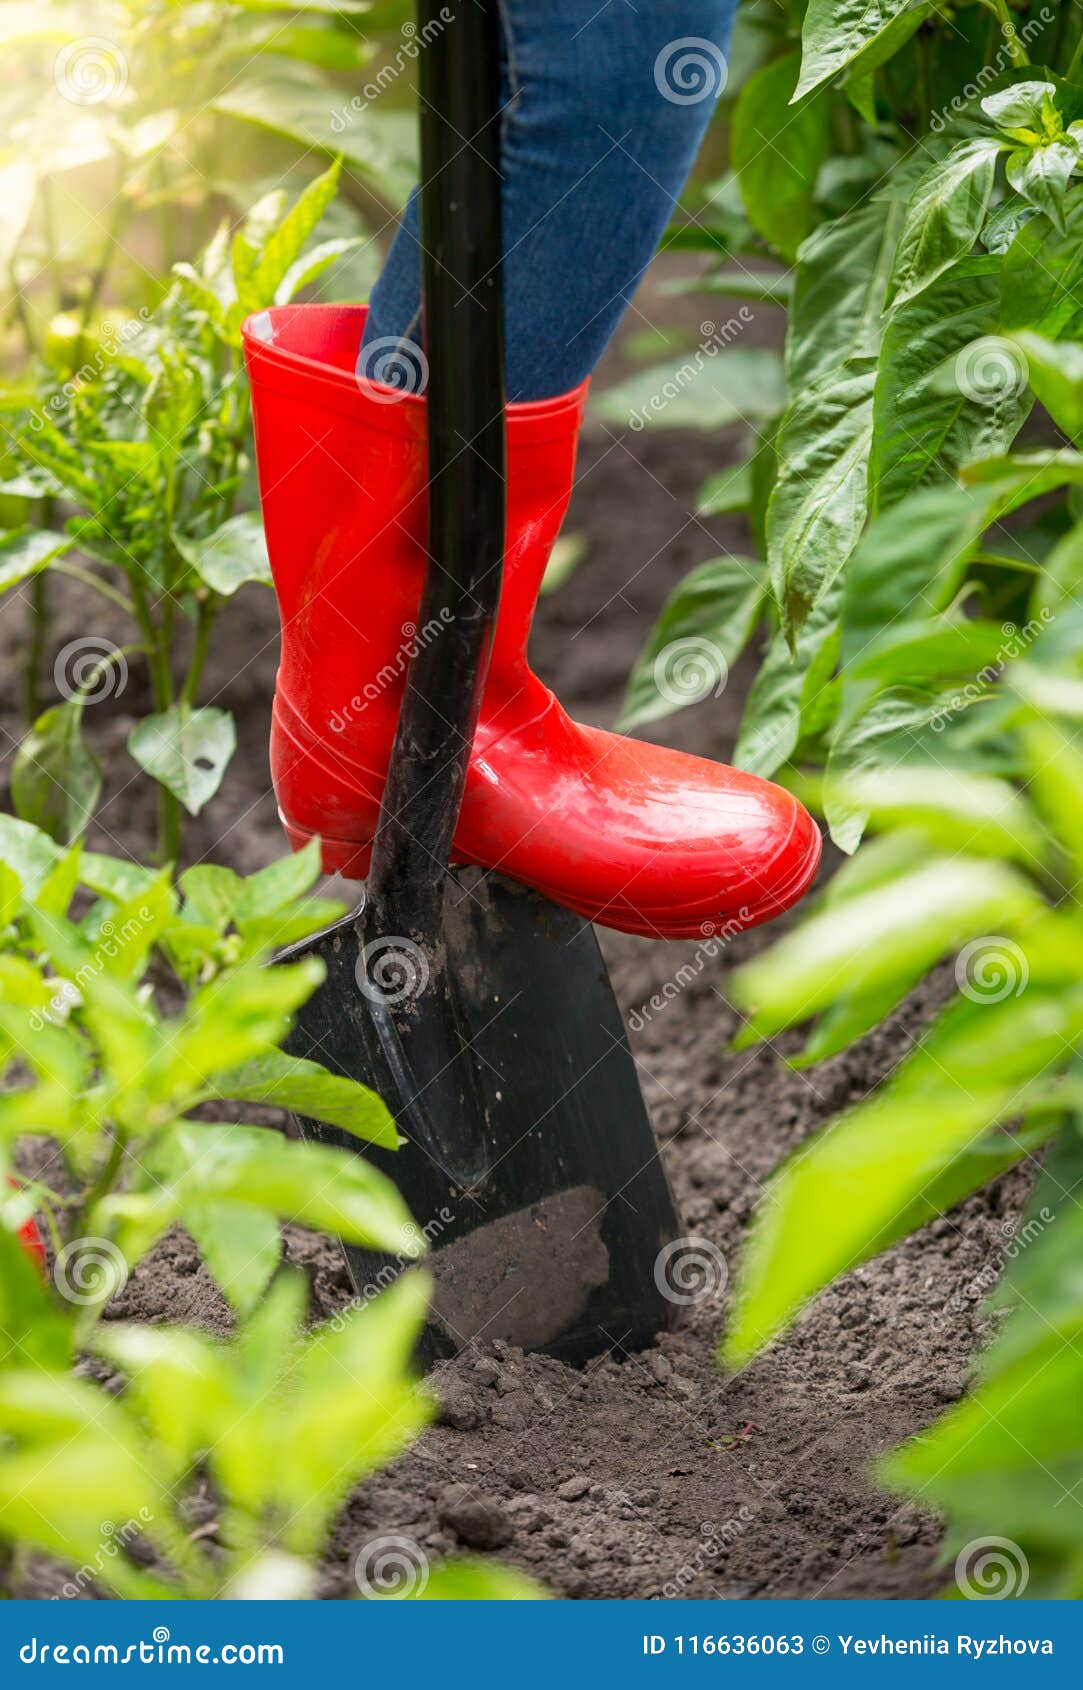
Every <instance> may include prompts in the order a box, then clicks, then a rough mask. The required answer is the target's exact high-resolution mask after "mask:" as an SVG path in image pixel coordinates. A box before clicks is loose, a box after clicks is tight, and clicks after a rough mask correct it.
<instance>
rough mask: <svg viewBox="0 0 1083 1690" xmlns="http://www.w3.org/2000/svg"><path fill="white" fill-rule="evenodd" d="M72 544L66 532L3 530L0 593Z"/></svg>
mask: <svg viewBox="0 0 1083 1690" xmlns="http://www.w3.org/2000/svg"><path fill="white" fill-rule="evenodd" d="M71 547H72V542H71V540H70V539H68V537H67V535H65V534H53V533H50V531H49V529H47V528H18V529H15V530H14V531H13V532H12V533H10V534H5V535H4V536H3V538H2V539H0V593H2V592H6V591H7V589H8V587H14V586H16V585H17V583H18V582H20V581H25V580H26V578H27V576H29V575H36V574H37V573H38V570H39V569H44V568H45V567H46V566H47V565H48V564H50V563H52V561H53V559H54V558H56V557H60V556H61V555H62V554H63V553H64V552H68V551H70V550H71Z"/></svg>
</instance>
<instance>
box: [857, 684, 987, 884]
mask: <svg viewBox="0 0 1083 1690" xmlns="http://www.w3.org/2000/svg"><path fill="white" fill-rule="evenodd" d="M844 696H845V695H844ZM953 707H954V708H955V709H959V708H961V707H962V701H961V700H960V698H959V696H958V695H957V694H952V693H948V694H946V695H943V694H939V693H933V692H930V691H928V690H926V689H925V688H920V687H917V686H915V687H901V686H898V687H890V688H888V689H887V690H886V691H884V692H881V693H880V694H879V695H878V696H876V697H875V698H874V699H873V701H872V703H871V704H869V705H868V706H867V707H865V708H862V709H861V710H860V712H859V713H857V714H856V718H854V719H851V717H850V716H849V714H847V715H844V716H841V717H840V719H839V722H838V723H837V725H836V728H835V732H834V734H833V736H832V741H831V751H830V754H829V756H828V760H827V768H826V770H825V774H824V814H825V817H826V819H827V824H828V827H829V829H830V831H831V837H832V839H833V840H834V842H835V844H836V845H837V846H838V848H839V850H840V851H846V852H847V853H849V852H851V851H855V850H856V849H857V847H858V845H859V844H860V842H861V836H862V834H863V833H864V831H865V822H866V819H867V813H866V811H865V810H864V808H863V807H862V805H861V803H860V801H859V800H858V799H857V798H856V797H855V794H854V790H853V789H852V787H851V785H850V782H849V777H851V776H853V775H855V774H856V773H858V772H860V771H862V770H866V769H876V768H887V769H897V768H898V767H900V765H903V764H905V763H908V762H917V763H919V764H926V763H929V762H931V761H932V760H933V758H934V756H935V752H936V749H937V741H936V737H935V736H936V732H937V730H938V727H939V725H940V724H941V723H942V722H943V721H944V720H946V719H949V718H950V714H951V711H952V709H953Z"/></svg>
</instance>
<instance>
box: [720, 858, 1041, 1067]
mask: <svg viewBox="0 0 1083 1690" xmlns="http://www.w3.org/2000/svg"><path fill="white" fill-rule="evenodd" d="M1036 908H1037V900H1036V896H1035V894H1034V893H1033V892H1032V891H1031V889H1030V887H1029V886H1028V885H1027V883H1026V882H1025V881H1024V880H1022V879H1021V878H1020V876H1019V875H1017V874H1016V872H1015V871H1014V870H1013V869H1011V868H1009V867H1008V866H1007V865H1006V864H1003V863H999V862H995V861H991V860H988V859H983V858H973V859H966V858H963V857H938V856H935V855H932V854H930V856H929V858H928V860H927V861H926V862H925V863H924V864H923V865H922V866H920V867H918V868H915V869H914V870H913V871H912V872H910V873H909V874H902V875H899V876H898V877H897V878H895V879H892V880H891V881H888V882H885V883H884V884H883V885H880V886H876V887H873V888H872V889H870V890H868V891H866V892H862V893H859V894H858V895H856V896H854V897H853V898H850V899H849V900H848V901H847V905H846V919H845V921H840V920H839V918H838V915H837V913H836V912H835V911H834V910H833V909H830V908H825V909H823V910H821V911H819V912H818V913H817V914H815V915H813V916H811V917H810V918H809V919H808V920H807V921H805V922H803V923H802V924H801V925H800V926H799V927H797V928H796V929H795V930H794V931H793V932H791V933H787V934H785V935H784V937H783V938H781V939H780V940H778V941H777V942H776V943H775V944H774V945H773V946H772V947H771V948H770V950H768V951H767V952H765V953H764V954H763V955H762V956H759V957H756V958H755V959H754V960H753V961H751V962H748V963H745V964H744V965H743V966H742V967H741V968H739V969H737V970H736V972H735V973H734V975H733V976H732V980H731V991H732V995H733V998H734V1001H735V1002H736V1003H737V1004H738V1005H739V1007H740V1008H741V1009H743V1010H744V1011H745V1013H746V1014H747V1015H748V1017H749V1019H750V1023H751V1028H750V1030H751V1032H752V1033H753V1034H754V1035H755V1036H756V1037H759V1038H770V1037H772V1036H773V1035H774V1034H775V1033H777V1032H780V1031H781V1030H782V1028H784V1027H789V1026H793V1025H795V1024H796V1023H797V1022H799V1021H805V1020H807V1019H808V1018H809V1017H810V1016H812V1015H816V1014H818V1013H819V1012H820V1011H821V1010H823V1009H826V1008H827V1006H828V1005H829V1004H830V1003H832V1002H834V1001H835V999H836V998H837V997H838V996H840V995H841V994H842V993H844V992H845V993H847V994H852V993H854V992H856V991H878V990H879V989H880V988H881V987H883V986H885V985H887V984H889V983H890V982H891V981H892V980H893V979H894V977H895V976H896V975H897V974H900V973H910V972H911V971H912V969H913V967H914V966H915V965H916V964H917V963H918V962H920V963H921V965H922V967H923V969H928V968H931V967H932V965H933V964H934V963H935V962H937V961H938V960H939V959H940V958H941V957H942V956H945V955H947V954H948V953H949V952H951V951H953V950H955V949H956V948H957V947H958V946H959V945H962V944H965V943H966V941H967V940H969V939H972V938H974V937H975V936H978V935H981V934H985V933H1003V934H1011V933H1012V932H1013V931H1014V930H1015V929H1017V928H1018V927H1019V926H1020V925H1021V924H1022V923H1023V922H1024V921H1025V920H1026V919H1027V918H1028V917H1029V916H1031V915H1032V914H1033V913H1034V911H1035V909H1036Z"/></svg>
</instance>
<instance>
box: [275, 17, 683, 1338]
mask: <svg viewBox="0 0 1083 1690" xmlns="http://www.w3.org/2000/svg"><path fill="white" fill-rule="evenodd" d="M445 15H446V14H444V13H443V12H441V13H440V14H439V15H438V14H437V8H436V5H435V3H434V0H421V3H420V4H419V7H418V28H419V36H420V40H421V41H422V42H424V43H425V46H424V47H423V49H422V50H421V52H420V53H419V56H418V65H419V83H420V107H421V190H420V200H421V238H422V246H423V249H424V254H425V257H424V273H423V292H424V320H425V350H426V355H427V359H428V365H429V379H428V389H427V393H428V407H427V409H428V472H429V536H428V550H429V558H430V562H429V568H428V577H427V581H426V584H425V589H424V595H423V600H422V604H421V609H420V612H419V615H418V625H419V626H422V627H425V628H435V629H436V630H437V633H436V634H435V636H434V637H433V638H432V639H431V640H430V641H428V642H427V643H425V644H424V645H423V646H420V647H419V648H418V649H417V650H416V652H415V654H414V656H413V658H412V660H411V664H410V669H409V673H408V676H407V681H406V689H405V695H404V699H403V703H402V707H401V712H400V715H399V720H398V726H397V731H396V735H395V740H394V746H393V750H392V755H391V764H390V771H389V775H388V779H387V782H386V787H385V790H384V794H383V801H382V805H381V809H380V818H379V825H378V830H377V833H376V839H375V844H374V848H373V854H372V865H371V870H370V873H369V877H368V880H367V882H366V886H365V895H364V901H363V902H362V904H361V905H360V907H359V908H358V909H357V910H355V911H354V913H353V914H352V915H350V916H348V917H347V918H345V919H344V920H343V921H341V922H338V923H337V924H336V925H335V926H334V927H331V928H329V929H328V930H326V931H325V932H323V933H321V934H319V935H318V936H317V937H316V938H315V939H309V940H306V941H305V942H304V943H303V944H300V945H297V946H295V947H293V948H292V949H291V950H289V951H288V952H287V953H286V956H287V957H288V958H290V959H293V958H297V957H300V956H311V955H315V956H318V957H320V959H321V960H322V961H323V963H324V964H325V967H326V979H325V981H324V984H323V985H322V987H321V988H320V989H319V991H318V992H316V993H315V995H314V996H313V997H312V998H311V999H310V1000H309V1001H308V1003H307V1004H306V1005H305V1006H304V1008H303V1009H302V1010H301V1011H300V1013H299V1014H298V1017H297V1020H296V1024H295V1026H294V1029H293V1031H292V1033H291V1035H290V1040H289V1043H288V1045H287V1049H289V1050H290V1052H291V1053H292V1054H295V1055H297V1056H303V1057H316V1056H318V1058H319V1060H320V1061H321V1062H323V1063H324V1064H325V1065H326V1066H327V1067H329V1068H330V1069H332V1071H335V1072H338V1073H341V1074H344V1075H347V1076H348V1077H349V1078H351V1079H354V1080H358V1081H361V1082H362V1083H363V1084H365V1085H368V1086H370V1087H372V1089H373V1090H375V1091H377V1092H379V1093H380V1095H381V1096H382V1097H383V1098H384V1100H385V1101H386V1102H387V1104H388V1106H389V1108H390V1109H391V1111H392V1113H393V1114H394V1116H395V1119H396V1122H397V1125H398V1129H399V1132H400V1134H401V1135H402V1137H403V1139H404V1140H405V1142H404V1143H403V1145H402V1146H401V1148H400V1149H399V1150H398V1151H397V1152H390V1153H389V1152H381V1151H379V1150H374V1149H369V1148H367V1147H366V1148H365V1150H364V1151H363V1154H365V1155H366V1156H370V1157H371V1159H372V1161H373V1162H374V1163H375V1164H377V1165H378V1166H379V1167H380V1168H382V1169H383V1171H384V1172H386V1173H387V1174H388V1175H389V1176H390V1178H391V1179H393V1180H394V1182H395V1183H396V1185H397V1186H398V1187H399V1189H400V1191H401V1192H402V1193H403V1195H404V1197H405V1199H406V1201H407V1203H408V1204H409V1207H410V1209H411V1211H412V1213H413V1215H414V1217H415V1220H416V1221H417V1224H418V1225H419V1227H420V1228H421V1230H422V1232H423V1233H424V1235H425V1237H426V1239H427V1241H428V1243H429V1246H430V1252H431V1253H430V1258H429V1261H430V1267H431V1269H432V1271H433V1274H434V1278H435V1281H436V1291H435V1296H434V1302H433V1308H432V1311H431V1316H430V1323H429V1326H428V1328H427V1330H426V1334H425V1338H424V1341H423V1345H422V1351H423V1357H424V1359H425V1360H427V1361H431V1360H433V1359H435V1358H437V1357H439V1356H446V1355H450V1354H454V1353H455V1352H457V1351H459V1350H460V1349H462V1348H463V1347H464V1346H467V1345H469V1344H471V1343H473V1342H475V1341H476V1340H479V1339H481V1340H485V1341H487V1342H489V1341H492V1340H493V1339H496V1338H499V1339H503V1340H505V1341H506V1342H509V1343H513V1344H516V1345H520V1346H521V1347H522V1348H523V1349H527V1350H544V1351H547V1352H548V1353H549V1354H551V1355H554V1356H558V1357H560V1358H561V1359H562V1360H565V1361H568V1362H573V1363H580V1362H583V1361H585V1360H586V1359H587V1358H588V1357H590V1356H592V1355H595V1354H597V1353H599V1352H600V1351H603V1350H620V1349H624V1350H633V1349H636V1348H642V1347H643V1346H645V1345H646V1344H648V1343H649V1342H650V1341H651V1340H652V1339H653V1338H654V1336H655V1334H656V1333H657V1332H658V1330H659V1328H660V1327H661V1326H663V1325H665V1324H666V1323H667V1317H668V1316H669V1314H670V1313H671V1312H672V1304H671V1302H670V1301H669V1300H668V1299H667V1296H666V1285H667V1280H666V1274H665V1265H666V1263H667V1262H668V1259H669V1254H670V1252H669V1251H667V1246H669V1245H671V1242H672V1241H673V1239H674V1238H675V1235H676V1233H677V1231H678V1227H677V1221H676V1216H675V1214H674V1210H673V1205H672V1201H671V1199H670V1194H669V1190H668V1187H667V1185H666V1180H665V1175H664V1172H663V1170H662V1166H661V1163H660V1160H659V1156H658V1149H657V1146H656V1144H655V1141H654V1138H653V1135H652V1132H651V1128H650V1123H649V1121H648V1119H647V1114H646V1110H645V1109H644V1105H643V1099H642V1096H641V1093H640V1090H639V1083H638V1079H637V1076H636V1070H635V1064H634V1062H633V1060H632V1056H631V1053H630V1051H629V1048H628V1041H627V1037H626V1035H625V1030H624V1026H623V1023H622V1021H621V1016H620V1011H619V1009H618V1007H617V1003H616V1000H615V998H614V996H613V991H612V987H611V986H610V983H609V977H608V974H607V972H606V968H605V964H604V962H603V961H602V957H601V953H600V951H599V949H598V943H597V940H596V938H595V935H594V931H593V928H592V927H591V926H590V925H589V924H588V923H586V922H584V921H583V920H582V919H581V918H580V917H578V916H576V915H573V914H571V913H570V912H569V911H567V910H564V909H561V908H558V907H557V906H556V905H554V904H552V903H550V902H548V900H546V899H545V898H543V897H540V896H539V895H538V894H537V893H535V892H533V891H530V890H528V889H527V888H524V887H523V886H520V885H515V884H512V883H511V882H509V881H507V880H503V879H501V878H500V877H499V876H498V875H496V874H493V873H488V872H485V871H482V870H478V869H462V870H459V869H453V870H450V871H449V870H448V860H449V857H450V854H451V845H452V838H453V835H454V831H455V823H456V820H457V818H458V813H459V806H460V803H461V800H462V795H463V787H464V782H465V777H466V768H467V761H468V758H469V754H470V746H471V741H472V738H473V733H474V727H475V724H476V721H477V715H478V706H479V701H480V697H481V690H482V686H483V683H484V679H485V670H486V663H487V657H488V649H489V644H490V639H491V635H492V628H493V622H494V618H495V616H496V610H497V603H498V599H499V594H500V579H501V569H502V560H503V547H504V452H505V444H504V379H503V296H502V290H501V251H502V241H501V219H500V187H501V176H500V60H499V39H500V38H499V27H500V26H499V14H498V4H497V0H471V3H470V4H467V5H464V6H461V7H457V8H456V9H455V13H454V16H453V17H452V19H451V20H450V21H445ZM297 1124H298V1128H299V1130H300V1132H301V1133H302V1135H303V1136H304V1137H306V1138H315V1139H319V1140H322V1141H324V1142H330V1143H335V1144H340V1145H345V1146H347V1147H348V1148H351V1149H353V1150H355V1151H357V1150H358V1146H357V1141H356V1140H355V1139H351V1138H349V1137H348V1136H347V1135H345V1134H343V1133H341V1132H339V1131H338V1130H336V1129H334V1128H331V1127H327V1126H325V1125H323V1124H321V1123H318V1122H315V1121H310V1120H307V1119H298V1123H297ZM358 1153H359V1154H360V1153H362V1152H361V1151H358ZM345 1253H346V1259H347V1263H348V1266H349V1271H350V1275H351V1278H352V1280H353V1283H354V1286H355V1289H356V1291H357V1294H358V1296H360V1297H369V1296H372V1295H373V1294H375V1292H376V1291H378V1290H379V1289H381V1288H382V1287H383V1286H384V1285H386V1284H388V1283H389V1282H390V1280H391V1279H392V1278H394V1276H395V1275H396V1273H397V1272H399V1271H400V1270H401V1268H402V1267H403V1266H404V1265H405V1264H404V1263H402V1262H399V1261H395V1260H391V1259H389V1258H387V1257H383V1256H380V1255H378V1254H374V1253H372V1252H369V1251H365V1250H360V1249H357V1248H354V1247H346V1250H345Z"/></svg>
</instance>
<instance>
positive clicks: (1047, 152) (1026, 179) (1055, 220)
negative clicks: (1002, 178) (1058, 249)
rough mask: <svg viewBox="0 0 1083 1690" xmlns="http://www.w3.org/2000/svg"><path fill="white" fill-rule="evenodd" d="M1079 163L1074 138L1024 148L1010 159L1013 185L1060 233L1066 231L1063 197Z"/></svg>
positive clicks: (1011, 183)
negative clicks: (1042, 212) (1072, 140)
mask: <svg viewBox="0 0 1083 1690" xmlns="http://www.w3.org/2000/svg"><path fill="white" fill-rule="evenodd" d="M1079 162H1080V159H1079V149H1078V147H1076V146H1075V145H1074V144H1073V143H1072V142H1071V141H1050V142H1047V144H1046V145H1045V146H1041V147H1023V148H1021V149H1020V150H1019V151H1018V152H1014V153H1012V154H1011V156H1010V157H1009V159H1008V165H1007V176H1008V181H1009V183H1010V185H1011V186H1012V187H1013V188H1014V189H1015V191H1016V193H1018V194H1022V196H1023V198H1024V199H1025V200H1029V202H1030V204H1031V205H1033V206H1035V207H1037V209H1038V210H1039V211H1044V212H1045V214H1046V216H1047V217H1048V218H1049V221H1050V222H1051V223H1052V224H1053V226H1054V228H1055V229H1057V230H1059V231H1060V232H1061V234H1063V233H1064V196H1065V194H1066V193H1067V192H1068V183H1069V181H1070V180H1071V177H1072V172H1073V171H1074V170H1075V169H1076V168H1077V167H1078V165H1079Z"/></svg>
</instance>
